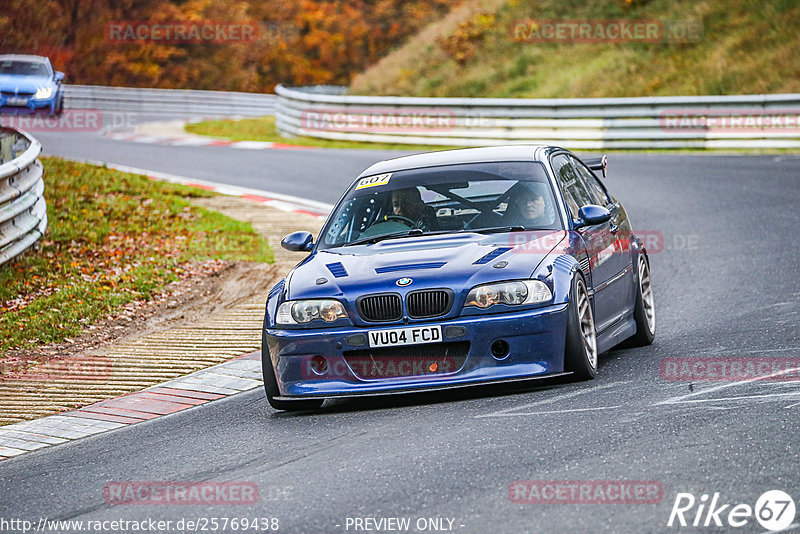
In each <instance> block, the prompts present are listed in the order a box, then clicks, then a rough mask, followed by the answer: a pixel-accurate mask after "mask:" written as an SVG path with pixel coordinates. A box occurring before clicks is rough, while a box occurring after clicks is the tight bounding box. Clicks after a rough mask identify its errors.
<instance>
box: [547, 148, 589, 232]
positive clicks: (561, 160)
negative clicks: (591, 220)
mask: <svg viewBox="0 0 800 534" xmlns="http://www.w3.org/2000/svg"><path fill="white" fill-rule="evenodd" d="M551 164H552V165H553V171H554V172H555V174H556V178H557V180H558V185H559V187H560V188H561V193H562V194H563V195H564V200H565V201H566V202H567V206H568V207H569V211H570V215H571V216H572V218H573V219H574V218H577V217H578V210H579V209H580V208H581V206H584V205H586V204H591V202H588V197H586V192H585V191H584V190H583V188H581V187H579V180H578V176H577V175H576V174H575V169H574V168H573V167H572V165H570V161H569V159H568V158H567V156H566V155H565V154H559V155H557V156H555V157H554V158H553V159H552V160H551Z"/></svg>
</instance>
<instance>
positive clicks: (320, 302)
mask: <svg viewBox="0 0 800 534" xmlns="http://www.w3.org/2000/svg"><path fill="white" fill-rule="evenodd" d="M343 317H347V312H346V311H345V310H344V306H342V303H341V302H339V301H338V300H332V299H317V300H290V301H288V302H284V303H283V304H281V305H280V306H278V313H277V314H276V318H275V320H276V321H277V323H278V324H305V323H308V322H311V321H313V320H315V319H322V320H323V321H325V322H328V323H332V322H334V321H336V320H337V319H341V318H343Z"/></svg>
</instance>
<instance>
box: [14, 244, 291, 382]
mask: <svg viewBox="0 0 800 534" xmlns="http://www.w3.org/2000/svg"><path fill="white" fill-rule="evenodd" d="M185 271H186V276H185V277H184V278H182V279H181V280H178V281H176V282H173V283H172V284H170V285H168V286H167V288H166V290H165V291H164V292H163V293H161V294H159V295H158V296H157V297H155V298H154V299H153V300H151V301H133V302H130V303H128V304H127V305H125V306H124V307H123V308H122V309H121V311H119V312H117V313H115V314H114V315H113V316H111V317H109V318H106V319H104V320H102V321H100V322H98V323H96V324H94V325H91V326H89V327H88V329H87V331H86V332H85V333H83V334H81V335H80V336H77V337H75V338H73V339H66V340H65V341H64V342H61V343H51V344H49V345H42V346H37V347H35V348H30V349H24V348H23V349H15V350H10V351H7V352H6V354H4V355H3V356H2V359H1V360H0V371H2V372H1V373H0V375H9V374H15V373H16V372H19V371H22V370H24V369H27V368H28V367H30V366H33V365H36V364H38V363H42V362H45V361H50V360H54V359H63V358H71V357H76V356H83V355H89V354H103V353H104V352H105V349H106V348H107V347H108V346H109V344H111V343H112V342H115V341H125V340H130V339H136V338H139V337H144V336H146V335H149V334H152V333H157V332H161V331H164V330H169V329H172V328H175V327H179V326H181V325H184V324H191V323H193V322H196V321H198V320H203V319H204V318H207V317H209V316H211V315H212V314H214V313H215V312H218V311H220V310H223V309H226V308H229V307H231V306H234V305H236V304H237V303H239V302H241V301H243V300H247V299H251V298H253V297H257V296H259V295H263V297H264V301H265V302H266V298H267V293H268V292H269V289H270V288H271V287H272V285H274V284H275V282H277V278H278V277H277V269H276V267H275V266H274V265H268V264H264V263H255V262H245V261H220V260H208V261H204V262H200V263H196V264H193V265H190V266H187V268H186V270H185Z"/></svg>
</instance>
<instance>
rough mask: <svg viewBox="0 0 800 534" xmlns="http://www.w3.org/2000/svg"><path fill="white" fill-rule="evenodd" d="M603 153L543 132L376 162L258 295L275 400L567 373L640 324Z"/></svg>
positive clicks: (311, 401) (629, 242) (641, 336)
mask: <svg viewBox="0 0 800 534" xmlns="http://www.w3.org/2000/svg"><path fill="white" fill-rule="evenodd" d="M605 163H606V160H605V157H603V158H600V159H598V160H593V161H588V160H587V161H586V162H584V161H581V160H580V159H579V158H577V157H576V156H575V155H574V154H572V153H571V152H569V151H567V150H564V149H562V148H558V147H553V146H530V145H517V146H505V147H488V148H471V149H462V150H448V151H441V152H432V153H426V154H418V155H413V156H406V157H401V158H397V159H391V160H387V161H382V162H379V163H376V164H374V165H372V166H371V167H369V168H368V169H366V170H365V171H364V172H363V173H362V174H361V175H360V176H359V177H358V178H356V180H355V181H354V182H353V183H352V185H351V186H350V187H349V188H348V189H347V190H346V191H345V193H344V195H343V196H342V198H341V200H340V201H339V202H338V204H337V205H336V207H335V208H334V209H333V211H332V212H331V215H330V216H329V218H328V220H327V221H326V223H325V225H324V227H323V229H322V231H321V232H320V235H319V236H318V238H317V241H316V242H314V240H313V236H312V235H311V234H309V233H308V232H295V233H293V234H290V235H288V236H286V237H285V238H284V239H283V241H282V243H281V245H282V246H283V247H284V248H285V249H288V250H292V251H298V252H304V253H307V254H308V256H307V257H306V258H305V259H304V260H303V261H301V262H300V263H299V264H298V265H297V266H296V267H295V268H294V269H293V270H292V271H291V272H290V273H289V274H288V275H287V276H286V278H285V279H283V280H281V281H280V282H279V283H278V284H277V285H276V286H275V287H274V288H273V289H272V290H271V291H270V293H269V297H268V299H267V305H266V313H265V317H264V328H263V343H262V358H263V372H264V386H265V389H266V394H267V398H268V400H269V402H270V404H271V405H272V406H273V407H274V408H276V409H279V410H308V409H315V408H319V407H320V406H321V405H322V403H323V401H324V399H326V398H334V397H348V396H359V395H376V394H379V395H385V394H392V393H405V392H415V391H424V390H431V389H440V388H451V387H459V386H469V385H477V384H486V383H493V382H501V381H510V380H530V379H536V378H543V377H552V376H558V375H563V374H571V375H572V376H574V377H575V378H577V379H590V378H593V377H594V376H595V373H596V371H597V360H598V354H601V353H603V352H605V351H607V350H609V349H610V348H612V347H614V346H615V345H618V344H619V343H621V342H623V341H626V340H628V342H629V343H631V344H633V345H647V344H650V343H652V342H653V338H654V336H655V306H654V297H653V290H652V287H651V285H650V264H649V260H648V257H647V251H646V250H645V249H644V246H643V243H642V241H641V240H640V239H639V238H638V237H637V236H636V235H634V233H633V232H632V230H631V225H630V221H629V220H628V217H627V214H626V213H625V209H624V208H623V207H622V205H621V204H620V203H619V202H618V201H617V200H616V199H615V198H614V197H613V196H612V195H611V194H610V193H609V191H608V190H607V189H606V187H605V185H604V184H603V182H602V181H601V179H600V177H599V176H598V174H599V175H602V176H605Z"/></svg>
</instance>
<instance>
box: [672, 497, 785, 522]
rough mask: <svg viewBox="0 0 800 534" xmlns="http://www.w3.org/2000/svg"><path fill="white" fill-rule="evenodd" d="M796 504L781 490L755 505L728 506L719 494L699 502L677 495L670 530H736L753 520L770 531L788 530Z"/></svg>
mask: <svg viewBox="0 0 800 534" xmlns="http://www.w3.org/2000/svg"><path fill="white" fill-rule="evenodd" d="M795 511H796V509H795V503H794V500H792V498H791V497H790V496H789V494H788V493H786V492H785V491H781V490H770V491H766V492H764V493H763V494H762V495H761V496H760V497H759V498H758V500H756V504H755V506H754V507H753V506H750V505H749V504H745V503H739V504H730V503H725V502H724V501H723V500H722V499H721V498H720V495H719V493H716V492H715V493H714V495H713V496H711V497H710V498H709V495H708V494H703V495H701V496H700V498H699V499H697V498H695V496H694V495H693V494H691V493H678V495H677V496H676V497H675V503H674V504H673V505H672V512H670V514H669V521H667V526H668V527H673V526H674V527H722V526H727V527H734V528H739V527H743V526H745V525H748V524H751V523H752V519H753V518H755V520H756V521H757V522H758V524H759V525H761V526H762V527H763V528H765V529H767V530H768V531H772V532H775V531H781V530H785V529H786V528H788V527H789V525H791V524H792V522H793V521H794V517H795Z"/></svg>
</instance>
